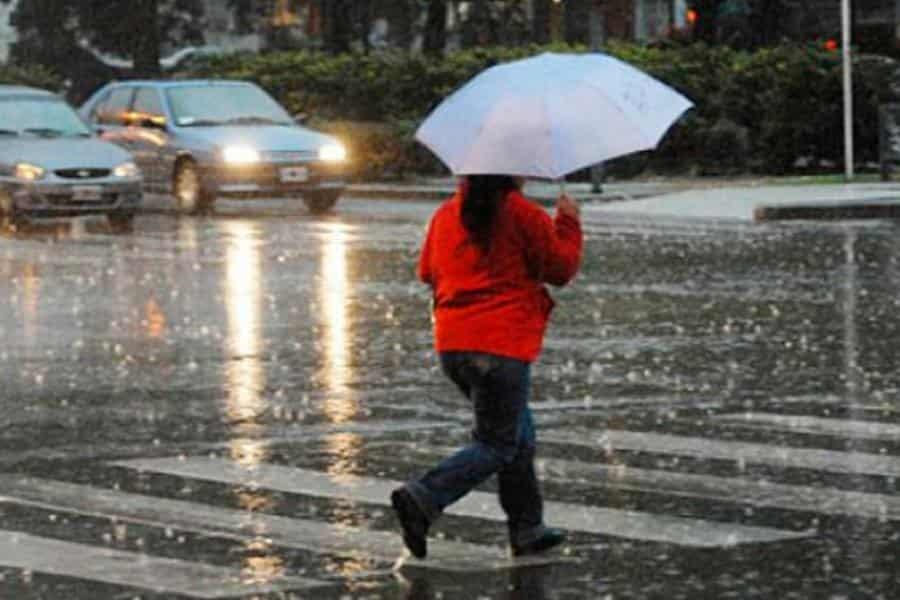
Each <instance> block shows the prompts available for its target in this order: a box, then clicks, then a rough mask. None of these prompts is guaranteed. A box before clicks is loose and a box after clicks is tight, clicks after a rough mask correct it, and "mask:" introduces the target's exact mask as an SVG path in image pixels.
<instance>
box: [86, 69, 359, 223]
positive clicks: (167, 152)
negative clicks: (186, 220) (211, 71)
mask: <svg viewBox="0 0 900 600" xmlns="http://www.w3.org/2000/svg"><path fill="white" fill-rule="evenodd" d="M81 115H82V117H83V118H84V119H85V120H86V121H88V122H89V123H91V124H92V125H93V126H94V127H95V128H96V129H97V131H98V132H100V134H101V136H102V137H103V138H104V139H106V140H109V141H111V142H114V143H116V144H119V145H120V146H122V147H123V148H125V149H127V150H129V151H130V152H131V153H132V154H133V155H134V157H135V160H136V161H137V164H138V166H139V167H140V169H141V171H142V172H143V174H144V185H145V190H146V191H153V192H158V193H164V194H172V195H173V196H174V198H175V201H176V204H177V206H178V208H179V210H181V211H182V212H186V213H196V212H203V211H206V210H209V209H210V208H212V206H213V204H214V202H215V200H216V198H217V197H220V196H232V197H242V198H268V197H273V196H280V197H284V196H287V197H296V198H302V199H303V200H304V202H305V203H306V205H307V207H308V208H309V209H310V210H311V211H313V212H324V211H328V210H330V209H331V208H332V207H333V206H334V204H335V203H336V202H337V200H338V198H339V197H340V195H341V193H342V192H343V190H344V188H345V186H346V181H345V170H346V163H347V153H346V150H345V149H344V147H343V146H342V145H341V144H340V142H339V141H338V140H337V139H335V138H333V137H330V136H328V135H325V134H322V133H319V132H316V131H313V130H311V129H308V128H306V127H303V126H301V125H299V124H298V123H296V122H295V120H294V119H293V118H292V117H291V116H290V115H289V114H288V113H287V111H285V109H284V108H282V107H281V105H279V104H278V103H277V102H276V101H275V100H274V99H272V97H271V96H269V95H268V94H267V93H266V92H264V91H263V90H262V89H260V88H259V87H257V86H256V85H253V84H251V83H247V82H243V81H205V80H204V81H198V80H182V81H127V82H117V83H111V84H108V85H106V86H105V87H103V88H101V89H100V90H99V91H98V92H97V93H95V94H94V95H93V96H92V97H91V98H90V99H89V100H88V101H87V102H86V103H85V104H84V105H83V106H82V107H81Z"/></svg>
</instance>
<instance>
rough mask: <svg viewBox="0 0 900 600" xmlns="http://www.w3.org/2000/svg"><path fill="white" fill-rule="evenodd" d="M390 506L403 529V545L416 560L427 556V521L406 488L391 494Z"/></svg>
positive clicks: (400, 488) (398, 489)
mask: <svg viewBox="0 0 900 600" xmlns="http://www.w3.org/2000/svg"><path fill="white" fill-rule="evenodd" d="M391 506H393V507H394V512H396V513H397V519H398V520H399V521H400V526H401V527H402V528H403V543H404V544H406V547H407V548H409V551H410V552H411V553H412V555H413V556H415V557H416V558H425V556H427V555H428V539H427V537H426V536H427V535H428V519H427V518H426V517H425V514H424V513H423V512H422V509H421V508H419V505H418V503H416V500H415V498H413V497H412V494H410V493H409V492H408V491H407V490H406V488H402V487H399V488H397V489H396V490H394V491H393V492H391Z"/></svg>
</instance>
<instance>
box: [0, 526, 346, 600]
mask: <svg viewBox="0 0 900 600" xmlns="http://www.w3.org/2000/svg"><path fill="white" fill-rule="evenodd" d="M0 565H3V566H5V567H13V568H17V569H28V570H30V571H37V572H39V573H47V574H50V575H63V576H67V577H75V578H78V579H89V580H92V581H100V582H103V583H111V584H115V585H124V586H129V587H135V588H142V589H145V590H152V591H154V592H160V593H170V594H180V595H182V596H188V597H191V598H233V597H235V596H245V595H249V594H268V593H271V592H279V591H286V590H301V589H310V588H316V587H321V586H325V585H330V584H328V583H326V582H323V581H316V580H313V579H305V578H301V577H281V578H278V579H275V580H273V581H271V582H266V583H260V582H251V581H245V579H244V578H245V576H244V575H242V573H241V571H240V570H239V569H228V568H224V567H214V566H211V565H204V564H199V563H191V562H186V561H182V560H174V559H170V558H158V557H153V556H148V555H146V554H137V553H135V552H126V551H123V550H114V549H112V548H100V547H96V546H87V545H84V544H75V543H72V542H64V541H61V540H54V539H49V538H43V537H37V536H33V535H29V534H26V533H20V532H17V531H0Z"/></svg>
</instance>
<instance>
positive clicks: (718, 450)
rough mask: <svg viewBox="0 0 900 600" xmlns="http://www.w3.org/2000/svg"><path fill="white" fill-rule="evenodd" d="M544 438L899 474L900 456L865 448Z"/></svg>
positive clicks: (655, 436)
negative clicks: (824, 448) (866, 450)
mask: <svg viewBox="0 0 900 600" xmlns="http://www.w3.org/2000/svg"><path fill="white" fill-rule="evenodd" d="M541 440H542V441H544V442H552V443H558V444H572V445H578V446H587V447H590V448H604V449H612V448H616V449H619V450H630V451H634V452H652V453H656V454H674V455H677V456H691V457H695V458H705V459H718V460H733V461H736V462H738V463H752V464H762V465H772V466H776V467H781V468H787V467H792V468H799V469H813V470H817V471H827V472H830V473H854V474H863V475H881V476H884V477H896V476H898V475H900V457H895V456H885V455H880V454H865V453H862V452H836V451H834V450H818V449H814V448H794V447H791V446H772V445H768V444H756V443H750V442H735V441H726V440H713V439H707V438H696V437H684V436H678V435H668V434H662V433H650V432H634V431H618V430H611V429H608V430H605V431H598V432H596V433H579V432H570V431H551V432H547V433H546V434H544V435H541Z"/></svg>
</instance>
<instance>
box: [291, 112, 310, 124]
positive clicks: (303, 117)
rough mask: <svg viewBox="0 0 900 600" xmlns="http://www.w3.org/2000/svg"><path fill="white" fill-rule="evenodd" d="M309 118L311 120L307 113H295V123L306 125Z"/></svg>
mask: <svg viewBox="0 0 900 600" xmlns="http://www.w3.org/2000/svg"><path fill="white" fill-rule="evenodd" d="M307 120H309V115H308V114H306V113H296V114H294V123H296V124H297V125H306V121H307Z"/></svg>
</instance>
